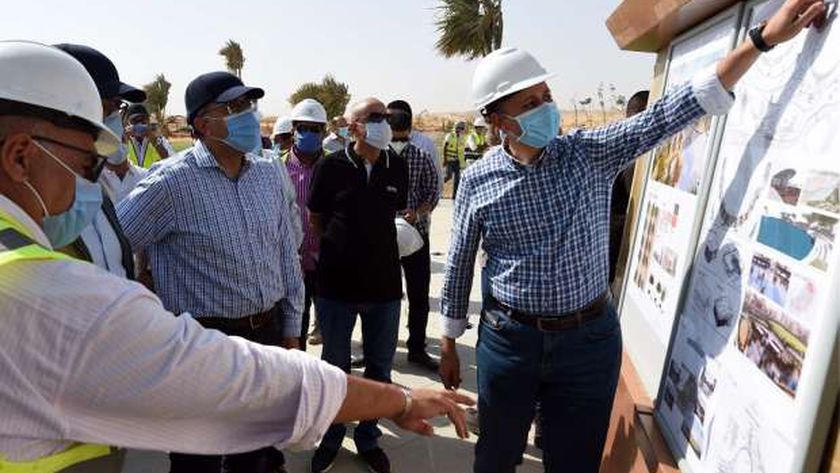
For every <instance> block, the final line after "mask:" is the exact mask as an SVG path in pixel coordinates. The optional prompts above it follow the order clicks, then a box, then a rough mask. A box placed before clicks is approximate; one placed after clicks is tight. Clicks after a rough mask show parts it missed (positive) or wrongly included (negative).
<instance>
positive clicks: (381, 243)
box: [307, 144, 408, 303]
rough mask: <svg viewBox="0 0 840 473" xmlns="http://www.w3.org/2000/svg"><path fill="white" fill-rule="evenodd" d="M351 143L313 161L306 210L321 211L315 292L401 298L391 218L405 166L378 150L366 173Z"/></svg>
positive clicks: (401, 205)
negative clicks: (316, 290) (322, 232)
mask: <svg viewBox="0 0 840 473" xmlns="http://www.w3.org/2000/svg"><path fill="white" fill-rule="evenodd" d="M365 163H366V161H365V160H364V159H363V158H362V157H360V156H358V155H356V153H355V152H354V151H353V145H352V144H351V145H350V146H348V147H347V148H345V150H342V151H337V152H335V153H332V154H330V155H329V156H326V157H325V158H324V159H321V160H320V161H319V162H318V164H316V165H315V170H314V173H313V176H312V184H311V188H310V191H309V202H308V203H307V207H309V210H310V212H312V213H315V214H320V215H321V221H322V224H323V229H324V234H323V236H322V237H321V250H320V257H319V258H318V296H320V297H325V298H328V299H335V300H339V301H344V302H353V303H359V302H370V303H378V302H390V301H395V300H399V299H400V298H401V297H402V276H401V274H400V258H399V251H398V249H397V230H396V227H395V226H394V217H395V216H396V214H397V211H399V210H404V209H405V207H406V205H407V203H406V201H407V196H408V167H407V165H406V163H405V160H404V159H403V158H401V157H400V156H399V155H397V154H396V153H394V152H393V151H391V150H390V149H389V150H388V151H382V152H381V153H380V155H379V159H378V160H377V161H376V164H375V165H374V166H373V167H372V169H371V172H370V178H368V172H367V169H366V167H365Z"/></svg>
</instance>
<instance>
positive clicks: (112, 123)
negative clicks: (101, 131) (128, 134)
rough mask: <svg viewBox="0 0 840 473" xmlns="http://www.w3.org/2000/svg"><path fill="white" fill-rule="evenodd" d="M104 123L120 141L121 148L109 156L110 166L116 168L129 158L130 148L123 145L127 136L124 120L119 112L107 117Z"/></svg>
mask: <svg viewBox="0 0 840 473" xmlns="http://www.w3.org/2000/svg"><path fill="white" fill-rule="evenodd" d="M102 122H103V123H104V124H105V126H107V127H108V129H109V130H111V131H112V132H114V134H115V135H117V138H119V139H120V146H119V148H117V150H116V151H114V153H113V154H111V155H109V156H108V164H113V165H115V166H117V165H120V164H122V163H124V162H125V160H126V159H127V158H128V147H126V146H125V143H122V140H123V136H125V128H124V127H123V124H122V119H121V118H120V113H119V112H114V113H112V114H110V115H108V116H107V117H105V119H104V120H102Z"/></svg>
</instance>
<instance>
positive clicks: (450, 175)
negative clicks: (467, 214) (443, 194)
mask: <svg viewBox="0 0 840 473" xmlns="http://www.w3.org/2000/svg"><path fill="white" fill-rule="evenodd" d="M450 179H454V181H453V182H452V200H455V196H456V195H457V194H458V185H459V184H460V183H461V163H459V162H458V161H457V160H456V161H449V162H447V163H446V177H445V178H444V181H445V182H448V181H449V180H450Z"/></svg>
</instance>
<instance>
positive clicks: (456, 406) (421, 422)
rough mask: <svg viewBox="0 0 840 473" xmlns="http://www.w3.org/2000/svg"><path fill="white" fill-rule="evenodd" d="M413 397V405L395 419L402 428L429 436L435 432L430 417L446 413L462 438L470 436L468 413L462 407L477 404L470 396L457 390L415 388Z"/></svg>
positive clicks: (412, 392) (412, 393)
mask: <svg viewBox="0 0 840 473" xmlns="http://www.w3.org/2000/svg"><path fill="white" fill-rule="evenodd" d="M411 399H412V401H411V406H410V408H409V409H408V411H406V412H404V413H403V414H402V415H400V416H399V417H397V418H395V419H393V421H394V422H395V423H396V424H397V425H398V426H399V427H400V428H403V429H405V430H410V431H412V432H416V433H418V434H420V435H425V436H429V435H432V434H433V433H434V428H433V427H432V425H431V424H430V423H429V419H431V418H433V417H438V416H442V415H445V416H446V417H448V418H449V420H450V421H451V422H452V424H453V425H455V430H456V431H457V432H458V437H460V438H462V439H465V438H467V437H469V432H468V431H467V420H466V414H465V413H464V409H463V408H461V406H462V405H463V406H472V405H474V404H475V401H474V400H473V399H472V398H470V397H469V396H465V395H463V394H459V393H457V392H455V391H442V390H435V389H414V390H412V391H411Z"/></svg>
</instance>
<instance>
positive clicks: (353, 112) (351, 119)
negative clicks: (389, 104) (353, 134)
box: [347, 97, 386, 123]
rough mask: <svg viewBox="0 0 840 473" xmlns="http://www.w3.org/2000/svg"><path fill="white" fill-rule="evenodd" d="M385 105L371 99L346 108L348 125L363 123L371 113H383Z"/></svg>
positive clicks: (375, 99)
mask: <svg viewBox="0 0 840 473" xmlns="http://www.w3.org/2000/svg"><path fill="white" fill-rule="evenodd" d="M385 111H386V109H385V104H384V103H382V101H381V100H379V99H377V98H373V97H369V98H366V99H364V100H360V101H358V102H356V103H354V104H353V105H351V106H350V108H348V112H347V122H348V123H364V122H365V121H366V120H367V118H368V116H369V115H370V114H371V113H385Z"/></svg>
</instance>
